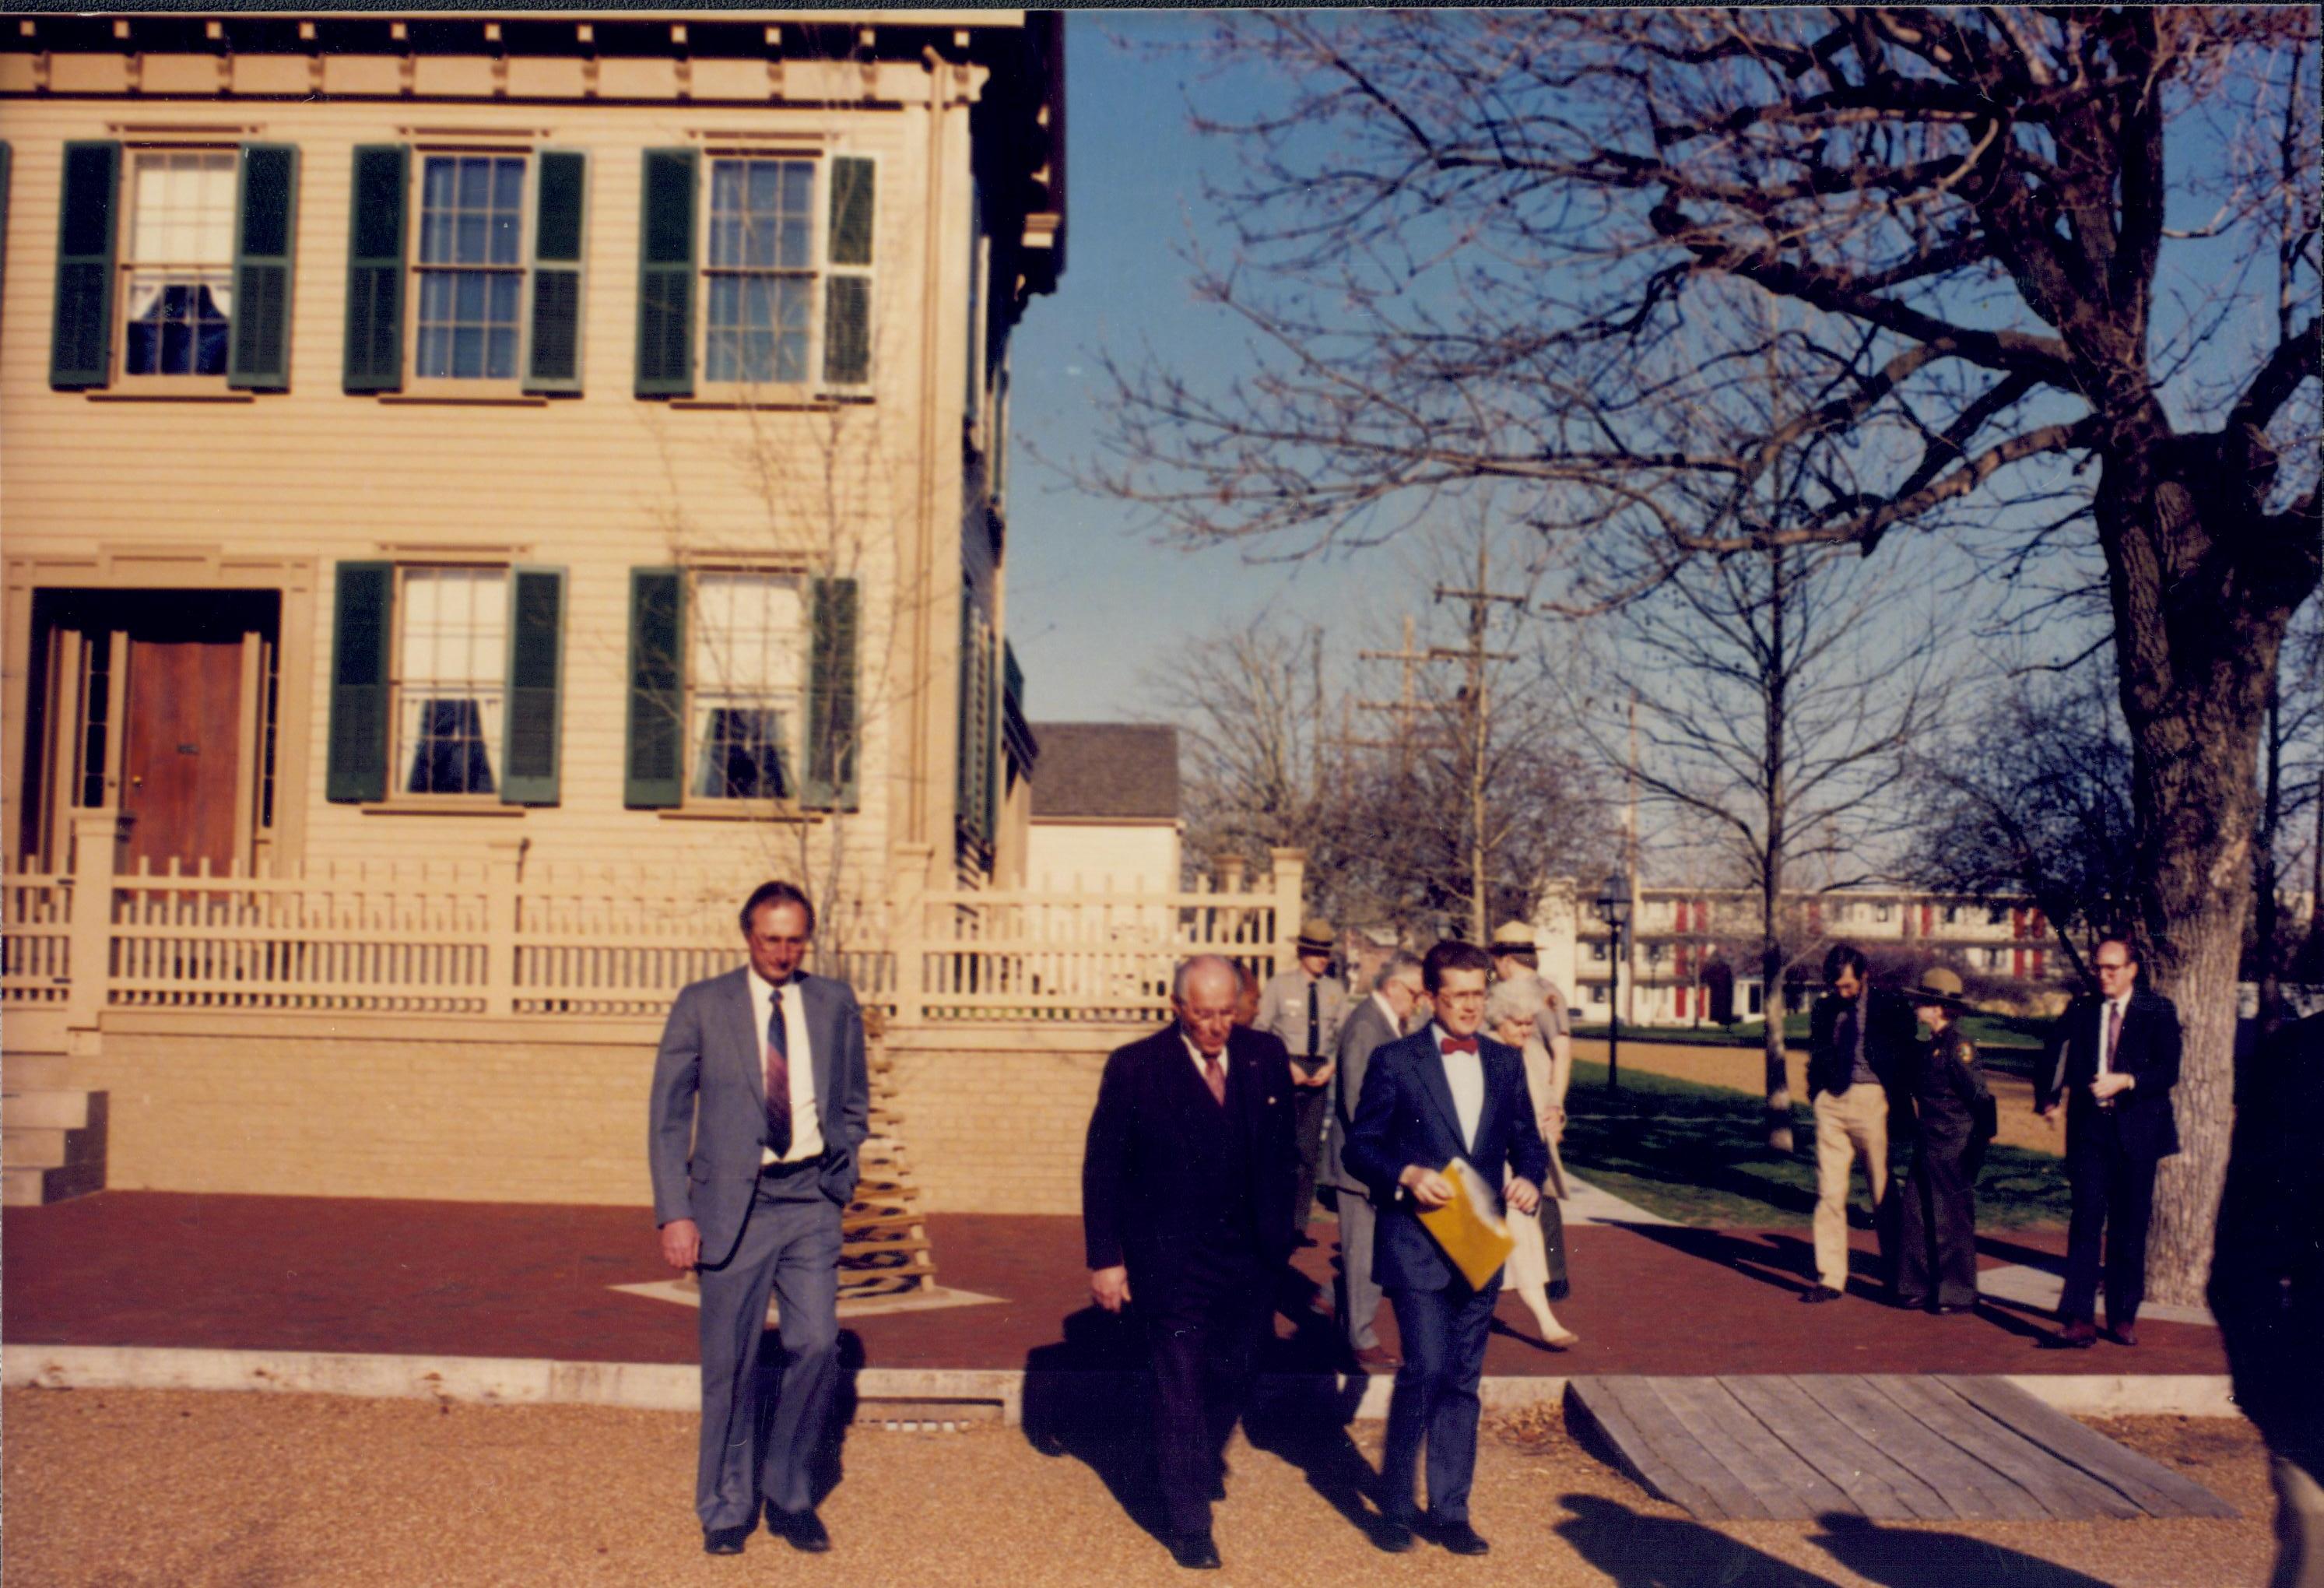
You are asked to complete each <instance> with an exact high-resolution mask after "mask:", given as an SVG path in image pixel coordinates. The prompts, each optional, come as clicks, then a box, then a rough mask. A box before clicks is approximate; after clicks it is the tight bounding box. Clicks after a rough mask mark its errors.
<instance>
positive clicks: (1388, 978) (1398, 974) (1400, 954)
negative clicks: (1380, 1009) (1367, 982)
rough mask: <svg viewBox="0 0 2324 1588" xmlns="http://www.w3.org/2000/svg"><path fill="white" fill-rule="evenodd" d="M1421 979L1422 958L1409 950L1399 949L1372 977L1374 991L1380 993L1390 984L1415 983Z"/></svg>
mask: <svg viewBox="0 0 2324 1588" xmlns="http://www.w3.org/2000/svg"><path fill="white" fill-rule="evenodd" d="M1420 979H1421V974H1420V956H1418V955H1416V954H1415V953H1413V952H1412V950H1411V949H1409V948H1399V949H1397V951H1396V952H1395V953H1394V954H1391V955H1389V956H1388V958H1387V960H1386V961H1385V962H1383V963H1382V964H1381V965H1380V967H1379V971H1378V972H1377V973H1376V974H1374V975H1373V977H1372V990H1373V991H1374V992H1378V991H1379V989H1380V988H1383V987H1385V986H1387V985H1388V983H1390V982H1413V983H1417V982H1419V981H1420Z"/></svg>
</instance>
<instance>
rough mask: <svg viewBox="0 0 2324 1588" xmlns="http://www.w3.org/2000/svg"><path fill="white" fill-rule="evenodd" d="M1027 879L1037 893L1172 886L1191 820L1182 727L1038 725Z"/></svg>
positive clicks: (1166, 889) (1153, 889)
mask: <svg viewBox="0 0 2324 1588" xmlns="http://www.w3.org/2000/svg"><path fill="white" fill-rule="evenodd" d="M1032 733H1033V738H1034V741H1035V743H1037V745H1038V746H1039V756H1040V772H1039V775H1038V776H1037V777H1036V778H1035V779H1034V780H1033V789H1032V796H1033V806H1032V821H1031V826H1030V830H1029V833H1028V837H1027V840H1026V845H1025V876H1024V885H1025V886H1027V887H1028V888H1030V889H1033V890H1034V891H1052V890H1066V891H1076V892H1079V891H1095V892H1103V893H1168V892H1175V891H1176V890H1177V888H1178V882H1179V874H1178V866H1179V857H1180V850H1181V847H1182V842H1183V840H1184V838H1185V819H1184V818H1183V817H1181V816H1180V814H1179V808H1178V730H1177V729H1176V728H1173V727H1160V726H1150V725H1146V724H1142V723H1035V724H1033V725H1032Z"/></svg>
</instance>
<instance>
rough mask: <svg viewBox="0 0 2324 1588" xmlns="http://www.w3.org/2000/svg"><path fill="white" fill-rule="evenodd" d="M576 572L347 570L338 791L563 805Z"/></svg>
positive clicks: (337, 680) (390, 797)
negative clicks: (566, 654)
mask: <svg viewBox="0 0 2324 1588" xmlns="http://www.w3.org/2000/svg"><path fill="white" fill-rule="evenodd" d="M564 605H565V573H564V570H563V569H561V568H530V567H522V566H511V565H508V564H497V565H494V564H475V563H471V564H449V565H439V564H406V565H398V564H394V563H387V562H343V563H340V564H339V565H338V570H337V595H336V601H335V614H336V622H335V626H334V631H333V634H332V642H331V724H330V746H329V776H328V779H327V793H328V796H329V798H331V799H335V800H352V801H365V802H370V801H381V800H384V801H387V802H389V803H391V804H392V803H395V802H398V801H403V800H414V801H420V802H433V801H438V800H442V799H473V800H478V801H482V800H486V799H491V800H497V801H499V802H500V803H502V804H504V805H554V804H556V803H557V802H558V762H559V759H560V758H559V754H558V688H559V680H560V677H561V674H562V670H563V669H562V663H563V650H564V632H563V630H564Z"/></svg>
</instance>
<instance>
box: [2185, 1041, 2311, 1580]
mask: <svg viewBox="0 0 2324 1588" xmlns="http://www.w3.org/2000/svg"><path fill="white" fill-rule="evenodd" d="M2319 1118H2324V1014H2314V1015H2310V1016H2309V1017H2308V1018H2307V1019H2306V1020H2301V1021H2300V1022H2299V1023H2298V1024H2297V1025H2292V1026H2286V1027H2285V1028H2284V1029H2282V1030H2280V1031H2278V1032H2276V1033H2275V1035H2274V1036H2273V1037H2271V1038H2270V1039H2268V1040H2267V1041H2266V1042H2264V1043H2263V1044H2262V1045H2261V1046H2260V1048H2259V1050H2258V1051H2257V1052H2255V1053H2254V1054H2253V1055H2252V1056H2251V1057H2250V1058H2249V1059H2248V1060H2246V1062H2245V1064H2244V1065H2243V1066H2241V1073H2240V1074H2239V1075H2238V1076H2236V1133H2235V1140H2234V1144H2233V1146H2232V1147H2231V1148H2230V1149H2229V1150H2228V1153H2227V1190H2226V1193H2225V1195H2223V1196H2221V1197H2220V1199H2219V1234H2218V1241H2217V1242H2215V1243H2214V1245H2213V1248H2212V1257H2211V1286H2210V1301H2211V1316H2214V1317H2216V1318H2218V1320H2219V1339H2220V1341H2221V1343H2224V1344H2225V1345H2226V1346H2227V1369H2228V1371H2229V1372H2230V1373H2232V1374H2233V1375H2234V1381H2235V1387H2236V1405H2237V1406H2239V1407H2241V1408H2243V1412H2244V1415H2245V1416H2246V1417H2249V1418H2251V1420H2252V1422H2253V1423H2254V1425H2255V1426H2257V1427H2258V1429H2259V1431H2260V1436H2261V1437H2263V1438H2264V1439H2265V1440H2266V1441H2267V1448H2268V1453H2269V1454H2270V1456H2271V1457H2272V1458H2273V1466H2274V1476H2275V1494H2276V1511H2275V1534H2276V1538H2277V1540H2278V1553H2277V1556H2276V1565H2275V1575H2274V1576H2273V1578H2271V1579H2270V1582H2271V1583H2272V1584H2273V1585H2276V1588H2315V1585H2316V1584H2318V1583H2324V1352H2319V1350H2318V1348H2317V1347H2318V1342H2319V1341H2324V1153H2319V1152H2318V1151H2317V1149H2316V1122H2317V1121H2318V1120H2319Z"/></svg>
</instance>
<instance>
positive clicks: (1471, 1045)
mask: <svg viewBox="0 0 2324 1588" xmlns="http://www.w3.org/2000/svg"><path fill="white" fill-rule="evenodd" d="M1444 1051H1445V1052H1447V1053H1474V1052H1476V1051H1477V1039H1475V1038H1474V1037H1447V1038H1445V1039H1444Z"/></svg>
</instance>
